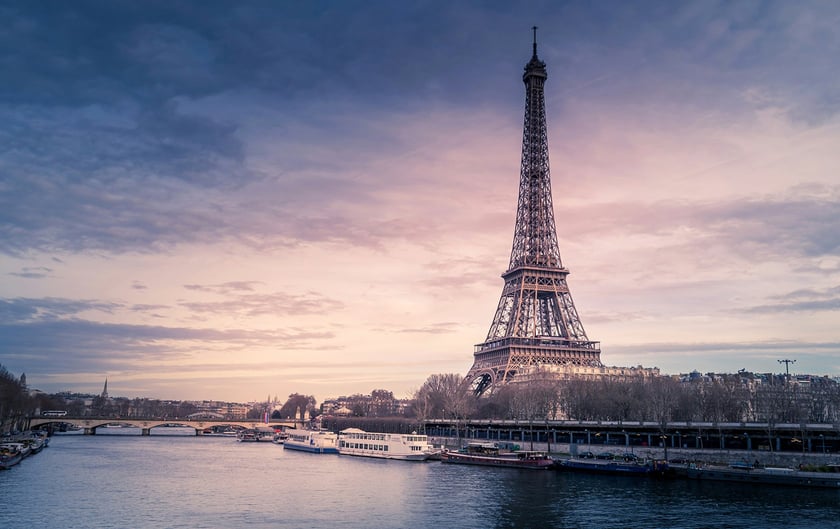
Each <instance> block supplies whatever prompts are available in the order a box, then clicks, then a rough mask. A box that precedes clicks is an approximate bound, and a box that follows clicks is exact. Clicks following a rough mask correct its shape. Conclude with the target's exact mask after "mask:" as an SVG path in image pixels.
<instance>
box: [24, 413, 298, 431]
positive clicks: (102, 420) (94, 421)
mask: <svg viewBox="0 0 840 529" xmlns="http://www.w3.org/2000/svg"><path fill="white" fill-rule="evenodd" d="M60 423H66V424H72V425H75V426H76V427H78V428H82V429H84V433H85V435H95V434H96V430H97V428H101V427H103V426H105V425H111V424H112V425H120V426H131V427H135V428H140V429H141V435H149V434H150V433H151V429H152V428H157V427H159V426H163V425H167V424H177V425H178V426H183V427H186V428H194V429H195V433H196V435H202V434H203V432H204V431H205V430H206V429H208V428H211V427H213V426H235V427H240V428H246V429H248V428H256V427H258V426H262V427H269V428H281V427H282V428H297V426H298V424H300V421H271V422H268V423H264V422H261V421H258V420H236V419H206V418H202V419H144V418H137V417H131V418H113V417H68V416H64V417H40V416H39V417H31V418H30V419H29V428H31V429H34V428H38V427H40V426H44V425H48V424H60Z"/></svg>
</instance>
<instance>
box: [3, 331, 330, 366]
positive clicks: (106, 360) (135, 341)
mask: <svg viewBox="0 0 840 529" xmlns="http://www.w3.org/2000/svg"><path fill="white" fill-rule="evenodd" d="M332 338H333V335H332V334H331V333H329V332H319V331H293V330H292V331H285V330H271V331H254V330H217V329H202V328H184V327H164V326H150V325H127V324H108V323H97V322H92V321H86V320H80V319H65V320H50V321H35V322H19V323H9V322H8V321H7V320H5V319H4V323H2V324H0V364H3V365H5V366H8V367H9V368H10V369H12V370H25V371H26V372H27V373H32V374H36V373H37V374H40V375H42V376H45V375H48V374H50V373H65V374H72V373H90V372H96V373H99V372H103V371H109V370H110V371H114V370H123V369H126V370H131V369H137V370H140V371H142V370H143V368H144V366H145V367H151V366H154V367H155V369H157V368H158V366H159V364H171V363H172V362H177V361H178V360H187V359H195V358H196V355H198V354H200V353H199V352H196V350H195V342H197V341H200V342H201V343H203V344H204V347H211V346H212V347H217V346H222V347H223V348H224V349H226V350H230V351H231V352H233V351H241V350H243V349H248V348H253V347H257V346H265V345H267V344H281V343H282V344H283V346H284V347H290V348H304V349H305V348H308V347H313V346H314V344H316V343H318V342H320V341H323V340H330V339H332Z"/></svg>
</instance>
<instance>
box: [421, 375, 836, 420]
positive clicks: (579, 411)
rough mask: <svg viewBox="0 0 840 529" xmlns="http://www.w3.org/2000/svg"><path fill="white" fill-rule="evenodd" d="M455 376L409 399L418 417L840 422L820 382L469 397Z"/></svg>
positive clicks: (559, 388)
mask: <svg viewBox="0 0 840 529" xmlns="http://www.w3.org/2000/svg"><path fill="white" fill-rule="evenodd" d="M463 382H464V381H463V378H462V377H461V376H460V375H457V374H451V373H450V374H438V375H431V376H430V377H429V378H428V379H427V380H426V382H425V383H424V384H423V385H422V386H421V387H420V389H419V390H418V391H417V392H416V394H415V405H414V413H415V415H416V416H417V417H418V418H420V419H422V420H425V419H464V418H475V419H520V420H545V419H575V420H601V421H656V422H668V421H695V422H741V421H754V422H771V423H782V422H790V423H803V422H807V423H840V384H837V383H836V382H834V381H831V380H829V379H818V380H817V382H816V383H812V384H811V385H809V386H800V385H798V384H792V383H790V382H789V381H783V382H781V383H773V384H766V383H765V384H756V385H751V384H748V383H745V381H744V380H743V379H742V378H741V377H739V376H738V375H731V376H724V377H718V378H716V379H714V380H705V379H701V380H695V381H691V382H682V381H680V380H677V379H674V378H672V377H657V378H653V379H647V380H646V379H642V378H638V379H631V380H618V379H606V378H605V379H601V380H582V379H576V380H556V379H550V378H546V379H544V380H539V381H530V382H522V383H516V384H508V385H506V386H502V387H499V388H497V389H496V390H495V391H493V393H492V394H491V395H489V396H485V397H481V398H475V397H474V396H473V395H472V393H471V392H470V390H469V388H468V387H467V386H466V385H465V384H464V383H463Z"/></svg>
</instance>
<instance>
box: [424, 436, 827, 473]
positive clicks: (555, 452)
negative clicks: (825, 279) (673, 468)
mask: <svg viewBox="0 0 840 529" xmlns="http://www.w3.org/2000/svg"><path fill="white" fill-rule="evenodd" d="M429 441H430V442H431V443H432V444H434V445H435V446H441V445H442V446H445V447H446V448H449V449H455V448H458V447H459V446H461V445H464V444H466V443H467V442H468V441H469V442H486V440H484V439H463V438H461V439H460V440H459V439H457V438H453V437H430V438H429ZM490 442H492V441H490ZM514 443H515V444H518V445H519V448H520V450H542V451H545V450H548V451H549V452H550V453H551V455H552V456H554V457H561V458H562V457H568V456H569V455H570V453H571V450H570V449H569V445H568V444H566V443H558V444H554V443H552V444H551V445H550V446H548V445H546V443H533V444H532V443H531V442H529V441H524V442H520V441H514ZM577 451H578V453H581V452H586V451H591V452H593V453H594V454H599V453H602V452H612V453H614V454H618V453H624V452H632V453H634V454H636V455H637V456H638V457H643V458H651V459H668V461H675V462H676V461H679V462H683V461H686V462H688V461H693V462H697V463H704V464H719V465H728V464H729V463H732V462H736V461H743V462H749V463H755V462H756V461H757V462H758V464H759V465H761V466H768V467H789V468H797V467H799V466H800V465H803V466H807V465H813V466H821V465H826V464H833V465H837V464H840V454H830V453H826V454H823V453H808V452H805V453H800V452H768V451H764V450H708V449H703V450H698V449H693V448H690V449H689V448H668V449H667V450H665V449H664V448H662V447H649V446H623V445H609V446H606V445H587V444H579V445H577ZM666 452H667V453H666Z"/></svg>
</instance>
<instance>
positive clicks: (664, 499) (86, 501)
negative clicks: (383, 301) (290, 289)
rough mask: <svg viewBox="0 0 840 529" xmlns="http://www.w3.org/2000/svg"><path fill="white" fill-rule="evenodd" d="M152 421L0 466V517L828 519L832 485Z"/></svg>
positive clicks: (245, 524)
mask: <svg viewBox="0 0 840 529" xmlns="http://www.w3.org/2000/svg"><path fill="white" fill-rule="evenodd" d="M159 430H160V429H158V430H152V432H153V434H152V435H151V436H148V437H141V436H138V435H130V436H129V435H102V434H101V433H100V434H97V435H95V436H82V435H56V436H54V437H53V438H52V440H51V443H50V446H49V447H48V448H46V449H44V450H43V451H42V452H41V453H40V454H37V455H35V456H32V457H29V458H27V459H25V460H24V461H23V462H21V463H20V464H19V465H17V466H15V467H13V468H12V469H10V470H7V471H2V472H0V528H3V529H17V528H27V529H29V528H52V527H55V528H85V529H87V528H105V527H108V528H112V527H113V528H123V527H125V528H146V527H148V528H237V529H238V528H295V529H298V528H300V529H303V528H313V529H318V528H341V529H355V528H365V529H390V528H394V529H398V528H411V529H432V528H434V529H449V528H458V529H460V528H499V529H501V528H532V527H533V528H541V529H546V528H575V529H577V528H581V529H584V528H586V529H588V528H593V529H595V528H598V529H601V528H628V527H634V528H659V527H661V528H665V527H668V528H676V529H679V528H686V529H688V528H698V529H699V528H716V529H722V528H750V529H753V528H756V527H761V528H765V529H766V528H783V527H784V528H803V529H804V528H808V529H812V528H840V491H836V490H799V489H790V488H784V487H780V488H775V487H768V486H748V487H745V486H743V485H739V484H727V483H705V482H689V481H659V480H647V479H643V480H638V479H634V478H628V477H620V476H619V477H611V476H591V475H580V474H566V473H560V472H555V471H527V470H516V469H500V468H482V467H470V466H460V465H449V464H443V463H440V462H437V461H432V462H424V463H417V462H403V461H384V460H374V459H366V458H354V457H347V456H337V455H318V454H308V453H302V452H295V451H291V450H284V449H283V448H282V447H280V446H277V445H274V444H272V443H238V442H236V440H235V439H231V438H225V437H192V436H189V437H188V436H182V435H171V434H172V433H179V432H178V431H177V430H180V429H174V428H173V429H167V430H176V431H174V432H167V433H170V435H161V434H160V433H159ZM120 433H123V432H120ZM126 433H127V432H126ZM180 433H183V432H180Z"/></svg>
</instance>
